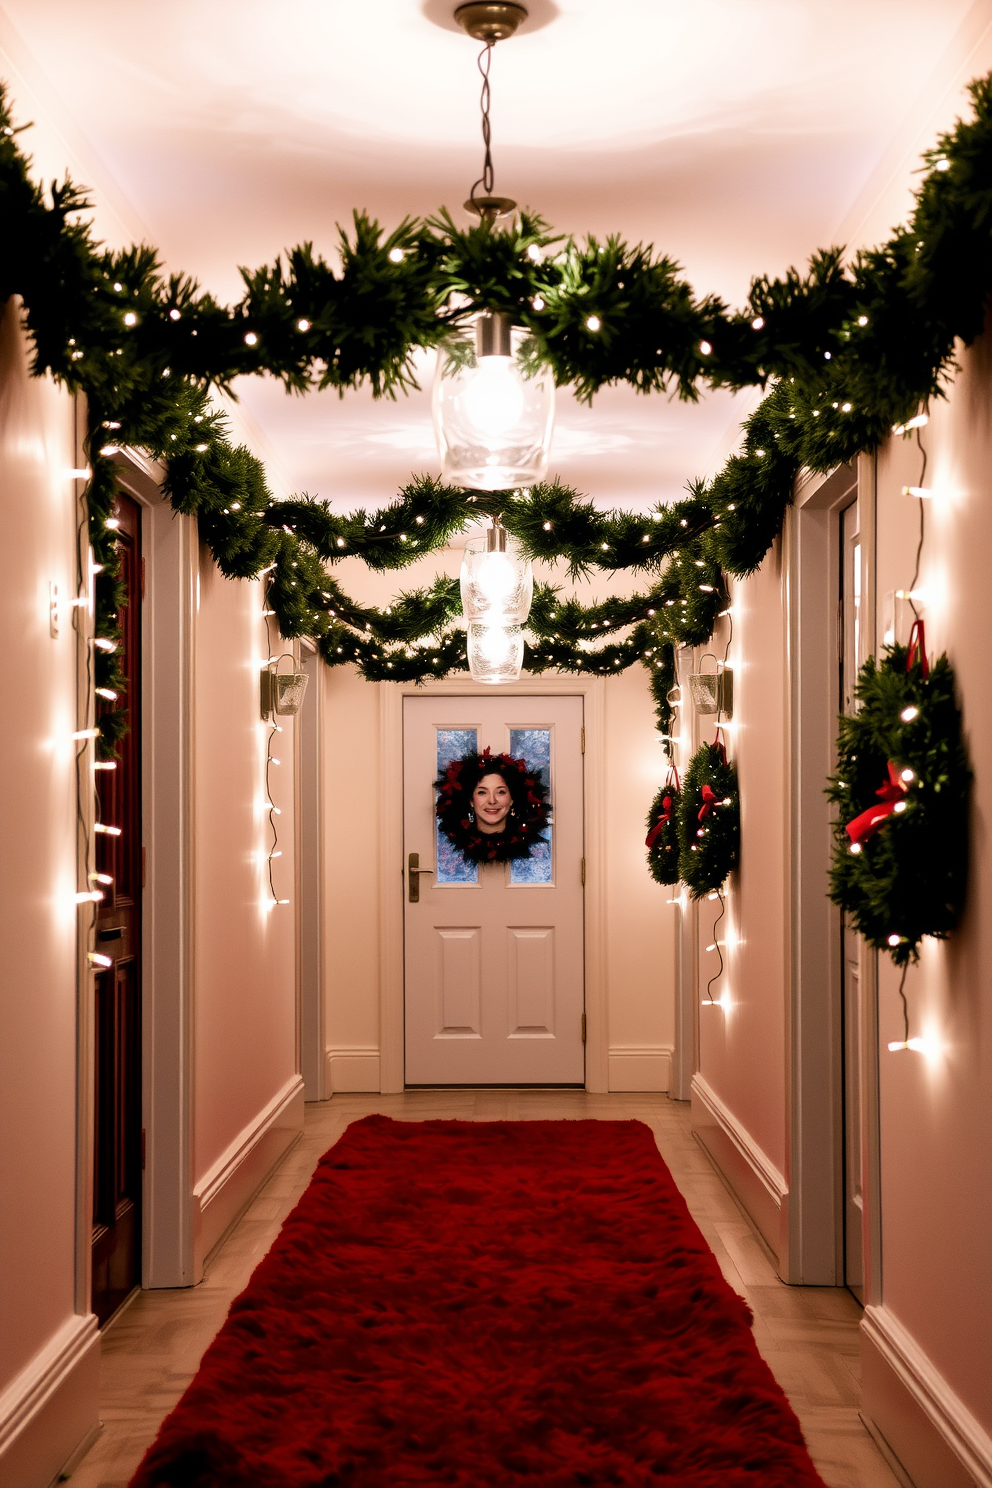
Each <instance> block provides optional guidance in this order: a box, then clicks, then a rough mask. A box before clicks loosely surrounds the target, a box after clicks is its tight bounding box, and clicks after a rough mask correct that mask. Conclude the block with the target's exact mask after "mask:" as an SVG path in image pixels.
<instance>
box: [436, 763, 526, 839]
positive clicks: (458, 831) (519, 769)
mask: <svg viewBox="0 0 992 1488" xmlns="http://www.w3.org/2000/svg"><path fill="white" fill-rule="evenodd" d="M484 775H502V777H503V779H504V780H505V781H506V784H507V787H508V788H509V791H510V796H511V798H512V800H513V805H512V806H511V808H510V812H509V815H508V816H507V817H506V818H505V825H504V827H503V831H502V832H480V831H479V828H478V825H477V823H476V820H475V812H474V810H473V808H472V792H473V791H474V790H475V787H476V786H477V785H478V783H479V781H480V780H481V779H482V777H483V776H484ZM434 786H435V789H436V790H437V793H438V795H437V807H436V811H437V819H438V823H439V824H440V827H441V831H442V832H443V833H444V835H445V836H446V837H447V839H448V841H449V842H450V843H452V845H453V846H454V847H456V848H457V849H458V851H459V852H460V853H461V854H462V856H463V857H466V858H468V859H469V861H470V862H473V863H505V862H508V861H509V860H510V859H511V858H529V857H530V856H531V852H532V850H533V848H534V844H535V843H536V842H537V841H539V839H540V838H541V837H542V835H543V833H544V829H545V827H546V826H547V824H548V819H549V817H550V815H551V803H550V802H549V800H548V788H547V786H546V785H545V784H544V782H543V781H542V780H541V777H540V776H539V775H535V774H534V772H533V771H532V770H528V768H527V761H526V760H523V759H514V758H513V756H512V755H509V754H492V753H490V751H489V749H488V748H486V749H484V750H483V752H482V753H481V754H476V753H474V752H473V753H472V754H465V755H463V756H462V758H461V759H456V760H452V761H451V763H450V764H449V765H448V767H447V768H446V770H445V771H444V773H443V774H442V775H440V776H439V777H438V779H437V780H435V782H434Z"/></svg>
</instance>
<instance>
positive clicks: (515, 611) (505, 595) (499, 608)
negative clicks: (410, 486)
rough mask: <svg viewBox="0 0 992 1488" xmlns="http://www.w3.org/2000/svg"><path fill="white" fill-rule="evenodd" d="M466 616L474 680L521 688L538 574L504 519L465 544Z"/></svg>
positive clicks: (470, 667)
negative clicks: (525, 629)
mask: <svg viewBox="0 0 992 1488" xmlns="http://www.w3.org/2000/svg"><path fill="white" fill-rule="evenodd" d="M461 591H462V614H463V615H464V618H465V623H466V626H467V629H468V664H469V671H470V672H471V673H472V678H473V680H474V681H476V682H484V683H486V684H487V685H489V686H498V685H499V684H500V683H501V682H516V680H517V678H518V677H519V676H520V668H521V666H522V665H523V659H524V637H523V631H522V630H521V626H522V625H523V623H524V621H525V620H526V619H527V616H528V615H529V614H530V606H531V600H532V598H533V594H534V574H533V569H532V567H531V563H530V560H529V559H528V558H526V557H524V555H523V554H522V553H521V552H520V549H519V548H518V546H517V544H516V543H515V542H514V540H513V538H512V537H510V535H509V533H508V532H507V530H506V528H505V527H504V526H503V525H502V523H501V522H500V520H499V518H498V517H496V518H494V519H493V524H492V526H491V527H490V528H489V530H488V531H487V532H485V533H483V534H482V535H481V536H479V537H470V538H469V540H468V542H467V543H466V544H465V554H464V557H463V558H462V571H461Z"/></svg>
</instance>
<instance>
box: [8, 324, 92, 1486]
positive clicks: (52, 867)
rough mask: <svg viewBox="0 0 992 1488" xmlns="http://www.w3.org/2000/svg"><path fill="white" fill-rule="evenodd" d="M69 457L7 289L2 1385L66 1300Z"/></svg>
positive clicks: (72, 785) (72, 1006) (72, 1078)
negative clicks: (52, 604)
mask: <svg viewBox="0 0 992 1488" xmlns="http://www.w3.org/2000/svg"><path fill="white" fill-rule="evenodd" d="M74 465H75V455H74V439H73V408H72V403H71V401H70V399H69V398H68V396H67V395H66V394H65V393H63V392H60V391H59V390H58V389H56V388H55V387H54V385H53V384H52V383H51V382H49V381H47V380H46V381H38V380H35V379H33V378H31V377H30V376H29V375H28V347H27V345H26V341H25V338H24V336H23V335H22V333H21V331H20V329H19V326H18V309H17V306H16V305H15V303H14V302H11V303H10V304H9V305H8V307H7V313H6V316H5V318H4V320H3V325H2V329H0V513H2V515H0V523H2V528H3V535H4V551H5V553H6V555H7V560H8V561H7V563H6V564H5V567H4V581H3V584H2V585H0V637H2V640H0V651H2V654H3V657H4V667H3V676H4V679H5V684H6V686H5V694H6V697H5V712H6V726H5V727H4V729H3V731H2V733H0V774H2V778H3V781H4V792H3V827H2V842H3V851H2V852H0V943H2V945H3V973H2V976H0V1194H2V1203H0V1391H2V1390H3V1388H4V1386H6V1385H7V1384H9V1383H10V1381H11V1380H12V1379H13V1378H14V1377H15V1376H16V1374H17V1373H18V1371H20V1370H21V1369H23V1368H24V1366H25V1365H27V1364H28V1362H29V1361H30V1360H31V1359H32V1357H33V1356H34V1355H35V1354H36V1353H37V1352H38V1351H39V1350H40V1349H41V1348H42V1347H43V1346H44V1345H45V1344H46V1343H47V1342H48V1341H49V1340H50V1339H51V1338H52V1336H53V1335H54V1334H55V1332H56V1331H57V1330H58V1329H59V1328H60V1327H61V1326H63V1325H64V1324H65V1323H66V1321H67V1320H68V1319H70V1318H71V1316H72V1314H73V1313H74V1311H75V1254H76V918H77V913H78V914H82V913H83V911H77V908H76V905H75V902H74V895H75V893H76V887H77V885H76V782H75V765H74V751H75V749H76V748H77V747H78V746H77V745H75V744H74V743H73V742H72V739H71V735H72V733H73V731H74V730H75V729H76V728H77V726H78V725H77V722H76V711H75V710H76V634H75V631H74V630H73V628H72V624H71V618H70V617H71V612H70V611H69V609H68V608H67V605H68V601H69V600H70V599H71V598H72V596H73V595H75V594H76V592H77V590H76V559H75V520H74V518H75V510H74V492H75V485H74V482H73V480H72V479H71V477H69V476H68V475H67V472H68V471H69V470H71V469H72V467H73V466H74ZM50 582H55V583H57V584H58V586H59V592H60V595H61V596H62V602H63V608H62V611H61V615H60V629H59V635H58V637H57V638H53V637H52V636H51V635H50V633H49V583H50ZM57 1465H58V1464H56V1466H57Z"/></svg>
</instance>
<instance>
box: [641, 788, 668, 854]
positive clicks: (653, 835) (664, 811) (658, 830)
mask: <svg viewBox="0 0 992 1488" xmlns="http://www.w3.org/2000/svg"><path fill="white" fill-rule="evenodd" d="M671 819H672V798H671V796H666V797H665V798H664V800H663V801H662V803H661V815H660V816H659V818H658V820H657V821H656V822H655V824H654V826H653V827H652V828H651V830H650V832H649V833H648V835H647V836H646V837H645V839H644V846H645V847H647V848H652V847H654V845H655V843H656V842H657V841H658V838H659V837H660V836H661V834H662V832H663V831H664V830H665V828H666V827H667V826H668V823H669V822H670V821H671Z"/></svg>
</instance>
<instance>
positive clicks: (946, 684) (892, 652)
mask: <svg viewBox="0 0 992 1488" xmlns="http://www.w3.org/2000/svg"><path fill="white" fill-rule="evenodd" d="M855 695H856V697H857V699H858V703H859V705H860V706H859V707H858V711H857V712H856V713H853V714H851V715H850V716H845V717H843V718H841V720H840V733H839V737H838V741H837V756H838V767H837V773H836V775H834V776H833V777H832V778H831V780H830V782H829V785H828V787H827V794H828V796H829V797H830V799H831V800H832V801H833V802H834V803H835V804H836V806H837V821H836V822H835V824H834V854H833V863H832V865H831V869H830V897H831V899H832V900H833V902H834V903H835V904H837V905H839V907H840V908H841V909H843V910H844V911H845V913H846V914H848V915H850V917H851V920H852V922H853V924H854V926H855V928H856V929H857V930H859V931H860V933H861V934H862V935H863V936H864V937H865V939H866V940H867V942H868V944H869V945H872V946H874V947H876V948H877V949H878V950H881V951H886V952H887V953H888V954H889V955H890V956H891V957H892V959H893V961H894V962H895V963H896V965H897V966H907V965H908V964H909V963H910V962H911V961H916V960H917V959H918V958H919V949H920V941H921V940H922V939H923V937H924V936H925V935H932V936H934V937H935V938H936V939H938V940H944V939H946V937H947V936H948V935H949V934H950V933H951V931H952V930H953V929H954V927H955V925H956V924H957V922H958V918H959V916H960V913H961V909H962V906H963V904H964V897H965V889H966V879H967V864H968V801H969V795H970V792H971V767H970V765H969V763H968V755H967V752H966V750H965V746H964V739H963V737H962V732H961V712H960V709H959V708H958V705H957V700H956V698H955V695H954V671H953V669H952V667H951V664H950V662H949V661H948V659H947V657H946V656H938V657H937V659H936V661H934V662H933V663H932V664H931V663H930V662H928V660H927V655H926V649H925V644H924V636H923V622H922V621H917V622H916V623H915V624H914V626H913V633H912V635H911V638H910V644H909V646H908V647H907V646H889V647H887V648H886V651H885V654H884V655H883V657H882V660H881V661H880V662H879V663H878V664H877V665H876V663H875V661H874V659H873V658H869V659H868V661H866V662H865V664H864V666H863V667H862V668H861V672H860V675H859V677H858V684H857V688H856V693H855Z"/></svg>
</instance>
